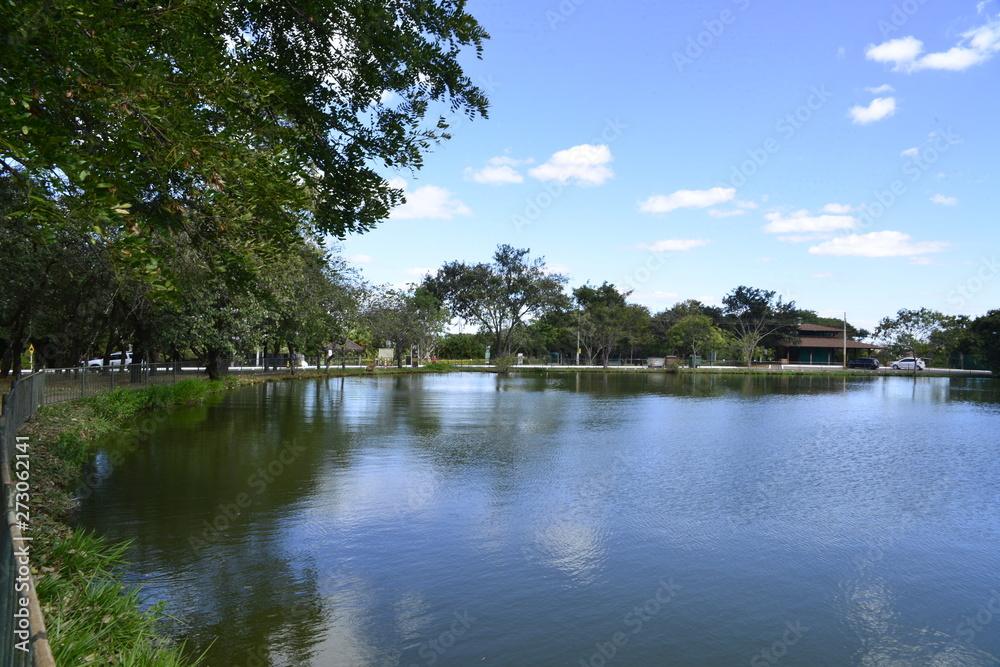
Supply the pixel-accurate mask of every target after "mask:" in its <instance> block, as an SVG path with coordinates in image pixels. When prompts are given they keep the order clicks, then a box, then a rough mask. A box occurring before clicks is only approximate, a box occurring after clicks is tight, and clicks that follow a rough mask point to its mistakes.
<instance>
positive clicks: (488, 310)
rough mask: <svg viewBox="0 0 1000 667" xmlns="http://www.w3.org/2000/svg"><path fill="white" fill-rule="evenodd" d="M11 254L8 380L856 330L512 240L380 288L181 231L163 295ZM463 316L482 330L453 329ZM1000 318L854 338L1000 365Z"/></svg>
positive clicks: (343, 272)
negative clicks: (672, 296)
mask: <svg viewBox="0 0 1000 667" xmlns="http://www.w3.org/2000/svg"><path fill="white" fill-rule="evenodd" d="M217 251H218V248H217V247H216V248H213V253H212V255H210V256H214V253H215V252H217ZM0 252H2V253H4V254H5V255H6V256H10V257H12V258H16V260H15V261H14V264H15V265H16V266H17V267H18V270H16V271H13V272H12V273H11V278H10V283H9V284H10V285H11V289H7V290H5V291H4V292H3V294H2V295H0V317H2V318H3V319H2V320H0V325H2V326H0V345H2V346H3V351H4V352H3V360H2V367H0V371H2V372H3V373H4V374H6V373H7V372H8V371H10V370H15V371H16V370H18V369H19V368H18V367H19V363H20V359H21V356H20V351H21V350H23V348H24V347H25V346H26V345H27V344H32V345H34V347H35V349H36V350H38V352H39V361H40V362H41V364H42V365H48V366H72V365H76V364H77V363H79V361H80V360H81V359H84V358H86V357H88V356H91V355H95V356H104V357H105V358H107V357H108V356H110V354H111V353H112V352H113V351H115V350H124V349H126V348H130V349H131V351H132V355H133V361H142V360H152V361H156V360H160V359H166V360H175V359H187V358H191V357H194V358H197V359H199V360H201V361H202V362H203V363H204V364H206V366H207V367H208V369H209V372H210V374H212V375H213V376H217V375H220V374H222V373H224V372H225V370H226V365H227V364H228V363H229V362H230V361H231V360H232V359H235V358H241V357H245V356H249V355H252V354H254V353H255V352H258V351H262V352H263V353H264V355H265V356H268V355H273V354H275V353H279V352H288V353H292V354H298V353H305V354H309V355H317V356H327V355H329V349H330V346H331V344H335V343H343V342H344V341H345V340H346V339H351V340H354V341H356V342H359V343H361V344H362V345H364V346H365V347H366V348H367V350H368V353H369V354H374V352H375V350H376V348H379V347H383V346H390V347H393V348H395V351H396V362H397V364H400V365H401V364H402V361H403V355H405V354H408V353H409V350H410V349H411V348H414V347H415V348H417V349H418V351H419V352H418V353H419V354H420V356H422V357H423V358H427V359H429V358H431V357H433V356H442V357H445V358H482V357H483V356H485V350H486V347H487V346H489V347H490V349H491V351H492V354H493V355H494V357H502V356H504V355H510V354H512V353H514V352H523V353H525V354H527V355H528V356H529V357H544V356H546V355H548V354H550V353H553V352H558V353H560V354H561V355H562V356H563V358H569V359H575V358H577V356H578V355H579V356H580V358H581V361H583V362H584V363H588V364H594V363H603V364H605V365H607V364H608V363H609V362H610V361H611V360H613V359H614V358H615V356H623V357H631V358H639V359H642V358H645V357H648V356H665V355H668V354H676V355H678V356H686V355H689V354H690V355H702V354H710V353H715V354H717V355H719V356H721V357H725V358H730V359H740V360H743V361H744V362H745V363H747V364H748V365H749V364H750V362H751V361H752V360H753V359H755V358H760V357H762V356H765V355H766V354H767V353H768V350H772V349H774V348H776V347H777V346H779V345H794V344H795V343H796V333H797V330H798V327H799V325H800V323H802V322H811V323H815V324H825V325H829V326H834V327H837V328H840V327H841V326H843V322H842V321H841V320H839V319H825V318H821V317H819V316H818V315H817V314H816V313H815V312H813V311H809V310H804V309H800V308H798V307H797V306H796V304H795V303H794V302H784V301H783V300H782V299H781V297H780V296H777V295H776V294H775V292H773V291H768V290H763V289H758V288H752V287H747V286H738V287H736V288H735V289H733V290H732V291H730V292H729V293H728V294H726V295H725V296H724V297H723V298H722V305H721V306H719V307H716V306H709V305H706V304H703V303H701V302H699V301H696V300H688V301H682V302H680V303H677V304H675V305H674V306H672V307H671V308H668V309H666V310H663V311H661V312H658V313H655V314H654V313H651V312H650V311H649V309H648V308H646V307H645V306H642V305H639V304H635V303H630V302H629V296H630V293H629V292H628V291H622V290H619V289H618V288H617V287H616V286H615V285H613V284H610V283H607V282H605V283H602V284H601V285H599V286H594V285H591V284H589V283H588V284H584V285H581V286H578V287H576V288H573V289H572V290H569V291H567V289H566V286H567V282H568V281H567V278H566V277H565V276H562V275H559V274H556V273H552V272H550V271H549V270H548V269H547V267H546V265H545V262H544V259H543V258H535V259H532V258H530V256H529V251H528V250H527V249H519V248H514V247H512V246H509V245H501V246H499V247H498V248H497V250H496V252H495V253H494V255H493V258H492V261H491V262H489V263H478V264H470V263H466V262H460V261H455V262H449V263H446V264H445V265H444V266H442V267H441V268H440V269H439V270H438V271H437V272H436V273H434V274H433V275H429V276H427V277H426V278H425V279H424V280H423V281H422V282H421V283H420V284H411V285H409V286H408V287H406V288H404V289H399V288H392V287H389V286H381V287H379V286H372V285H369V284H367V283H365V282H364V280H363V279H362V277H361V276H360V275H359V273H357V272H356V271H355V270H354V269H352V268H351V267H349V266H348V265H347V264H346V263H345V262H344V261H343V260H342V259H340V258H339V257H338V256H337V255H336V254H335V253H333V252H330V251H328V250H325V249H323V248H321V247H320V246H318V245H315V244H312V243H308V242H302V243H299V244H297V245H296V246H294V247H292V248H290V249H289V250H288V251H287V252H285V253H282V254H276V255H271V256H267V257H261V258H260V259H259V262H258V264H257V266H256V267H254V268H253V269H252V270H251V269H249V268H246V262H245V261H243V262H240V263H236V264H235V265H234V264H225V263H223V262H218V263H216V264H214V265H213V264H212V263H210V262H209V261H208V259H209V257H207V256H206V255H204V254H203V253H202V252H201V248H200V246H199V244H198V243H197V242H196V241H195V240H193V239H191V238H189V237H187V236H184V235H174V236H173V237H172V243H170V244H164V245H163V247H161V248H159V249H158V251H157V254H158V256H159V257H160V259H159V262H160V263H161V265H162V267H163V269H164V271H165V273H167V274H169V275H170V276H171V280H172V284H171V286H170V288H169V289H163V290H162V293H160V294H157V293H155V292H154V291H153V289H152V288H151V287H150V285H149V283H147V282H145V281H141V280H132V281H128V280H123V279H122V277H121V275H120V274H117V273H116V272H115V271H114V270H113V268H112V267H111V266H109V265H108V263H107V262H106V261H104V257H103V255H102V254H101V253H100V252H99V251H98V249H97V248H96V247H95V246H94V245H93V244H88V243H84V242H81V241H80V239H78V238H75V237H74V236H73V235H72V234H65V235H61V236H57V237H56V241H55V242H51V243H32V242H31V241H30V236H29V235H26V234H24V233H22V230H20V229H19V228H18V227H17V225H8V226H5V227H4V228H3V229H2V230H0ZM244 259H245V258H244ZM234 267H236V268H234ZM453 322H457V323H458V324H460V325H462V326H463V328H464V327H469V328H472V329H473V330H474V331H475V333H460V334H454V333H452V334H446V331H447V330H448V328H449V325H450V324H451V323H453ZM998 324H1000V317H998V311H993V312H992V313H990V314H988V315H986V316H983V317H980V318H977V319H974V320H973V319H971V318H968V317H963V316H956V317H952V316H945V315H942V314H941V313H937V312H934V311H929V310H927V309H921V310H916V311H910V310H901V311H899V312H898V313H897V314H896V315H895V316H894V317H887V318H884V319H883V320H882V321H881V322H880V323H879V326H878V327H877V328H876V330H875V331H874V332H868V331H865V330H863V329H858V328H856V327H854V326H853V325H851V324H849V323H848V324H847V332H848V335H849V336H851V337H853V338H855V339H858V340H867V341H869V342H871V343H872V345H873V346H878V347H880V348H882V349H883V353H884V355H886V356H891V357H893V358H895V357H900V356H906V355H916V356H922V357H925V358H934V359H936V360H938V361H939V362H943V361H947V359H948V358H949V357H953V356H955V355H958V356H959V357H960V358H961V357H962V356H963V355H964V356H975V357H978V358H979V359H981V360H982V361H983V362H985V363H989V364H990V365H991V367H993V368H997V367H1000V359H998V358H997V357H998V355H997V349H998V341H997V333H996V332H997V330H998V329H1000V326H998Z"/></svg>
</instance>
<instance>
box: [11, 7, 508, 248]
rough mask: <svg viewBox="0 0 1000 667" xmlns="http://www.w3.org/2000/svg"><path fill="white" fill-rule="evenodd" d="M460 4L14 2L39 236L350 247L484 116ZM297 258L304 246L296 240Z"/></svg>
mask: <svg viewBox="0 0 1000 667" xmlns="http://www.w3.org/2000/svg"><path fill="white" fill-rule="evenodd" d="M487 37H488V36H487V35H486V33H485V32H484V30H483V29H482V27H481V26H480V25H479V24H478V23H477V22H476V21H475V19H474V18H473V17H472V16H470V15H469V14H468V13H466V12H465V2H464V1H462V0H439V1H437V2H432V1H427V2H425V1H423V0H377V1H376V0H359V1H357V2H336V1H334V0H296V1H295V2H282V3H261V2H252V1H250V0H173V1H171V0H164V1H163V2H148V1H144V0H139V1H138V2H129V3H124V4H123V3H121V2H117V1H114V2H112V1H110V0H82V1H81V2H49V1H47V0H46V1H43V0H23V1H19V2H4V3H0V62H2V63H3V70H2V72H0V102H2V103H0V171H5V172H6V173H7V174H9V175H11V176H12V177H13V178H16V179H17V180H19V181H21V183H22V187H23V188H24V189H25V190H26V191H27V192H28V196H29V198H28V199H27V203H26V206H25V207H24V210H23V211H22V213H24V214H27V215H28V216H29V218H30V219H31V220H32V221H33V222H34V223H35V224H36V226H37V229H38V230H39V231H40V232H41V234H42V235H45V236H47V235H50V234H51V233H52V232H53V230H54V229H58V228H65V226H66V225H67V224H73V225H75V226H77V227H78V228H79V229H81V230H86V231H88V232H91V233H93V234H96V236H97V237H98V239H99V240H101V241H103V242H106V243H110V244H111V245H112V246H113V247H114V248H115V249H116V250H117V251H118V252H117V253H116V257H118V258H122V257H124V258H129V257H140V258H141V257H143V256H144V254H145V253H146V251H147V250H148V248H147V247H146V246H147V243H146V239H148V238H149V236H150V234H151V232H154V231H159V232H161V233H163V232H166V231H171V232H176V231H179V230H183V231H190V230H188V229H187V227H188V225H189V220H190V219H191V217H192V216H197V217H199V218H201V219H202V220H207V221H208V224H207V225H206V224H204V223H201V225H200V228H201V233H203V234H205V235H206V236H207V237H208V240H209V241H211V237H212V235H213V234H219V233H227V232H228V233H234V234H238V235H240V236H244V237H249V238H260V239H263V240H271V241H279V242H280V241H282V240H284V239H287V238H288V237H289V235H290V234H291V235H297V233H298V232H299V230H301V229H302V228H303V225H308V226H309V227H311V228H312V230H314V231H317V232H320V233H325V234H332V235H336V236H340V237H343V236H344V235H345V234H347V233H348V232H357V231H364V230H366V229H368V228H370V227H372V226H373V225H374V224H376V223H377V222H378V221H379V220H381V219H384V218H385V217H386V216H387V215H388V212H389V210H390V209H391V208H392V207H393V206H394V205H396V204H398V203H399V202H400V201H401V199H402V193H401V191H399V190H397V189H393V188H392V187H390V186H389V184H388V182H387V181H386V180H385V179H384V178H383V177H382V176H381V175H380V174H379V173H378V171H376V170H377V169H378V168H381V167H392V168H417V167H419V166H420V165H421V159H422V155H423V154H424V153H425V152H426V150H427V149H428V148H430V146H431V145H432V144H433V143H434V142H436V141H438V140H440V139H442V138H446V137H447V136H448V135H447V127H448V125H447V121H446V119H445V117H444V116H439V115H438V114H440V113H445V112H460V113H465V114H467V115H469V116H475V115H485V113H486V99H485V97H484V95H483V93H482V91H481V90H480V89H479V88H477V87H476V86H475V85H473V84H472V83H471V81H470V80H469V79H468V77H467V76H466V75H465V74H464V73H463V70H462V68H461V67H460V65H459V63H458V58H459V54H460V53H461V52H462V50H463V49H464V48H467V47H468V48H471V49H473V50H474V51H475V52H476V53H477V54H478V53H479V51H480V50H481V47H482V43H483V40H485V39H486V38H487ZM293 242H294V241H293Z"/></svg>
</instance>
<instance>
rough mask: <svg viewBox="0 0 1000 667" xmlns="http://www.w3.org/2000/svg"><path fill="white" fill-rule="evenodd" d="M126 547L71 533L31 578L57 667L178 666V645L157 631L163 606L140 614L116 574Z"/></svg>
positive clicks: (134, 592) (185, 661) (134, 593)
mask: <svg viewBox="0 0 1000 667" xmlns="http://www.w3.org/2000/svg"><path fill="white" fill-rule="evenodd" d="M127 548H128V544H127V543H117V544H116V543H112V542H111V541H110V540H107V539H105V538H102V537H98V536H96V535H94V534H93V533H88V532H85V531H76V532H74V533H72V534H71V535H69V536H68V537H65V538H60V539H57V540H55V541H54V542H53V543H52V544H51V546H50V548H49V549H48V550H47V551H46V553H45V555H44V558H43V560H42V561H41V562H40V563H39V564H40V565H41V569H42V572H43V574H42V576H41V577H38V578H37V579H36V582H37V583H36V588H37V591H38V597H39V601H40V602H41V605H42V609H43V611H44V613H45V623H46V631H47V634H48V637H49V644H50V645H51V646H52V651H53V654H54V657H55V661H56V664H58V665H60V666H61V667H70V666H73V665H94V664H99V665H128V666H134V667H145V666H147V665H148V666H153V665H156V666H157V667H174V666H177V667H180V666H181V665H197V664H199V663H200V662H201V658H196V659H194V660H191V659H190V658H186V657H184V654H183V646H182V645H180V644H177V643H175V642H173V641H171V640H169V639H167V638H166V637H165V636H164V635H163V634H161V632H162V624H163V618H164V617H163V610H162V607H159V606H155V605H154V606H153V607H151V608H150V609H149V610H147V611H140V608H141V600H140V597H139V595H140V593H139V590H138V589H136V588H133V587H128V586H125V585H123V584H122V580H121V576H120V574H119V572H120V570H121V568H122V566H123V565H125V561H124V559H123V556H124V553H125V551H126V550H127Z"/></svg>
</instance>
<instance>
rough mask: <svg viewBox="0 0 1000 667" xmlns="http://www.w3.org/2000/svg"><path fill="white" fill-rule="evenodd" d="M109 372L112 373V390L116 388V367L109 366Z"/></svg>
mask: <svg viewBox="0 0 1000 667" xmlns="http://www.w3.org/2000/svg"><path fill="white" fill-rule="evenodd" d="M108 373H109V374H110V375H111V391H114V390H115V367H114V366H108Z"/></svg>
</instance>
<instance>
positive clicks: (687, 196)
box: [639, 187, 736, 213]
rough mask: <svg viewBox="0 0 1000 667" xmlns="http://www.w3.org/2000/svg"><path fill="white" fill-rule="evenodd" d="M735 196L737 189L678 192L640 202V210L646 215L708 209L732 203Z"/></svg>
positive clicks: (717, 188)
mask: <svg viewBox="0 0 1000 667" xmlns="http://www.w3.org/2000/svg"><path fill="white" fill-rule="evenodd" d="M735 196H736V188H719V187H716V188H710V189H708V190H678V191H677V192H674V193H671V194H669V195H653V196H652V197H650V198H649V199H647V200H646V201H643V202H639V210H640V211H642V212H644V213H669V212H670V211H675V210H677V209H679V208H708V207H709V206H715V205H716V204H721V203H723V202H727V201H730V200H731V199H732V198H733V197H735Z"/></svg>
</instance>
